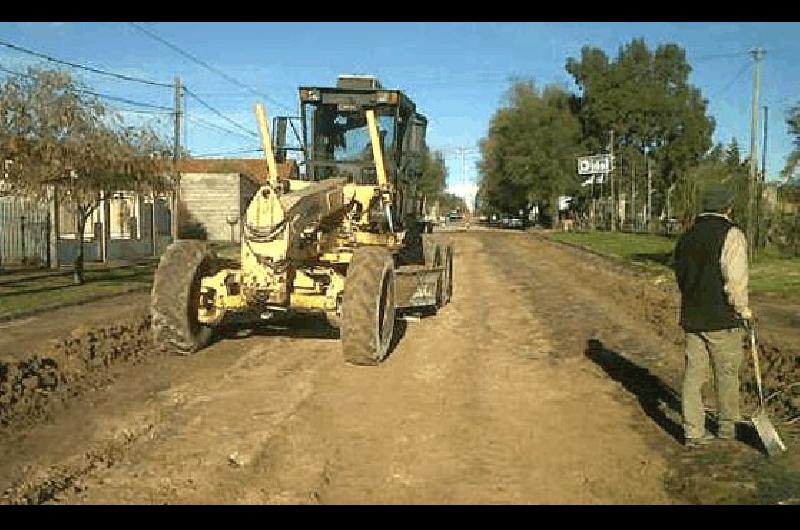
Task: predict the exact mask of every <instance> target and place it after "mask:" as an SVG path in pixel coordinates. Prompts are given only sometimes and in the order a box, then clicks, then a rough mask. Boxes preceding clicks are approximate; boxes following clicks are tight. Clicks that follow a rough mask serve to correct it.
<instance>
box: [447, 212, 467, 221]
mask: <svg viewBox="0 0 800 530" xmlns="http://www.w3.org/2000/svg"><path fill="white" fill-rule="evenodd" d="M447 220H448V221H463V220H464V214H463V213H461V212H450V213H449V214H448V215H447Z"/></svg>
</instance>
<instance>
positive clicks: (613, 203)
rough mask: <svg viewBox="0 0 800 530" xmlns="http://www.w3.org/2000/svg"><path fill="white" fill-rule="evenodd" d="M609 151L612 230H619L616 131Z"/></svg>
mask: <svg viewBox="0 0 800 530" xmlns="http://www.w3.org/2000/svg"><path fill="white" fill-rule="evenodd" d="M609 151H610V153H611V171H610V172H609V175H610V176H611V231H612V232H616V231H617V201H616V197H615V193H614V169H615V167H614V166H615V164H614V131H613V130H612V131H611V144H610V146H609Z"/></svg>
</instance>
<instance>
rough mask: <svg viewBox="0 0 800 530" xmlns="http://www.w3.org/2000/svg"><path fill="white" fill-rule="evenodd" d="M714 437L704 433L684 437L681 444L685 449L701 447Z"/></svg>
mask: <svg viewBox="0 0 800 530" xmlns="http://www.w3.org/2000/svg"><path fill="white" fill-rule="evenodd" d="M714 439H715V437H714V436H712V435H710V434H708V433H706V434H704V435H703V436H701V437H700V438H686V439H685V440H684V442H683V445H684V446H686V448H687V449H695V448H698V447H703V446H706V445H708V444H709V443H711V442H712V441H714Z"/></svg>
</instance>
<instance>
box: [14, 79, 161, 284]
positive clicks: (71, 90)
mask: <svg viewBox="0 0 800 530" xmlns="http://www.w3.org/2000/svg"><path fill="white" fill-rule="evenodd" d="M86 94H88V92H87V90H86V89H85V88H84V87H83V86H82V85H80V84H79V83H78V82H77V81H76V80H74V79H73V78H72V76H71V75H70V74H69V73H67V72H60V71H51V70H41V69H36V68H29V69H28V72H27V73H26V74H22V75H19V76H14V77H9V78H8V79H7V80H6V82H5V84H4V85H3V86H2V87H0V123H2V128H0V152H2V153H4V155H3V156H4V157H5V158H7V159H10V160H12V161H13V164H12V165H11V169H10V170H9V171H8V172H7V184H8V186H10V188H11V189H13V191H14V192H15V193H20V194H26V195H32V196H41V195H43V194H45V193H46V189H47V188H48V186H50V185H54V186H57V187H58V189H59V190H60V191H61V192H63V195H65V198H66V199H67V200H68V201H69V202H71V203H72V205H73V206H74V207H75V209H76V211H77V213H78V241H79V245H78V254H77V257H76V259H75V283H78V284H80V283H83V282H84V275H83V256H84V255H83V237H82V236H83V232H84V228H85V226H86V222H87V220H88V219H89V216H90V215H91V214H92V212H93V211H94V210H95V208H96V207H97V206H98V203H99V201H100V199H101V198H102V197H107V196H109V195H110V194H111V193H112V192H113V191H116V190H119V189H133V190H153V189H163V187H164V181H163V177H162V176H163V175H164V174H165V173H164V165H163V164H162V162H163V159H162V158H161V156H160V155H161V153H164V152H165V151H166V149H165V147H164V146H163V145H162V143H161V142H160V141H159V139H158V137H157V136H156V135H155V134H154V133H153V132H152V131H150V130H148V129H143V128H136V127H126V126H125V124H124V123H123V122H122V120H121V118H120V117H119V116H118V115H116V114H114V113H112V112H110V111H109V109H108V108H107V107H106V106H105V105H104V104H103V103H102V102H101V101H100V100H99V99H97V98H96V97H93V96H88V95H86Z"/></svg>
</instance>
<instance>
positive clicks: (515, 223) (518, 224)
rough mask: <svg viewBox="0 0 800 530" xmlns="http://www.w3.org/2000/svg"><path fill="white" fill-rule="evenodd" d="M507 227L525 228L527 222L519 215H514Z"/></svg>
mask: <svg viewBox="0 0 800 530" xmlns="http://www.w3.org/2000/svg"><path fill="white" fill-rule="evenodd" d="M506 228H516V229H522V228H525V223H524V222H523V221H522V219H520V218H519V217H512V218H511V219H509V220H508V224H507V225H506Z"/></svg>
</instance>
